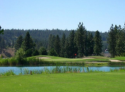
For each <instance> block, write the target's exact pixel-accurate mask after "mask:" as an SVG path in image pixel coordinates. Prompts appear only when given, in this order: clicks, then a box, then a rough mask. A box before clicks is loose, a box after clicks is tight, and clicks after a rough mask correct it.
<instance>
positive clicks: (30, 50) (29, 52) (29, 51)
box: [25, 49, 33, 57]
mask: <svg viewBox="0 0 125 92" xmlns="http://www.w3.org/2000/svg"><path fill="white" fill-rule="evenodd" d="M32 53H33V50H32V49H28V50H27V51H26V53H25V56H26V57H29V56H32Z"/></svg>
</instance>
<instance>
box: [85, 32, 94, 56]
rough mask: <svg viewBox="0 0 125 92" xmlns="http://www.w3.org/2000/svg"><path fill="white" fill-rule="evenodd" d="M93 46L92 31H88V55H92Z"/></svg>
mask: <svg viewBox="0 0 125 92" xmlns="http://www.w3.org/2000/svg"><path fill="white" fill-rule="evenodd" d="M93 48H94V39H93V35H92V33H88V38H87V51H88V53H87V54H88V55H92V54H93V52H94V51H93Z"/></svg>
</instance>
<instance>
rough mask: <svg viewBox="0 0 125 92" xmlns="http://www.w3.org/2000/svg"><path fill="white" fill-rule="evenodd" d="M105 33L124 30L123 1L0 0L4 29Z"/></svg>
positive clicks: (0, 20) (1, 21)
mask: <svg viewBox="0 0 125 92" xmlns="http://www.w3.org/2000/svg"><path fill="white" fill-rule="evenodd" d="M79 22H83V24H84V26H85V28H86V29H87V30H91V31H96V30H99V31H100V32H105V31H108V30H109V28H110V26H111V24H114V25H115V24H116V25H121V26H122V27H123V26H124V23H125V0H0V25H1V26H2V28H4V29H12V28H15V29H57V28H58V29H64V30H65V29H68V30H70V29H77V27H78V23H79Z"/></svg>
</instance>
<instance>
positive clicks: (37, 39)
mask: <svg viewBox="0 0 125 92" xmlns="http://www.w3.org/2000/svg"><path fill="white" fill-rule="evenodd" d="M71 31H72V30H61V29H52V30H49V29H42V30H40V29H25V30H24V29H4V35H0V36H1V38H3V39H4V43H5V47H6V48H8V47H11V48H13V47H15V44H16V40H17V38H18V37H19V36H20V35H21V36H22V37H23V38H24V37H25V34H26V33H27V32H29V33H30V36H31V37H32V40H33V41H34V43H35V44H36V46H35V48H36V49H37V50H39V49H40V47H41V46H43V47H45V48H46V49H48V44H49V35H50V34H52V35H55V36H56V35H58V36H59V37H60V38H62V36H63V33H64V34H65V35H66V37H68V36H69V34H70V32H71ZM74 31H75V32H76V31H77V29H76V30H74ZM87 32H88V30H87ZM89 32H90V33H92V35H93V36H94V35H95V31H89ZM100 35H101V39H102V43H103V47H102V50H103V51H104V50H105V49H106V48H107V46H108V45H107V36H108V33H107V32H103V33H102V32H100Z"/></svg>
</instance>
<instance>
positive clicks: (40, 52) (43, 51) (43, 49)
mask: <svg viewBox="0 0 125 92" xmlns="http://www.w3.org/2000/svg"><path fill="white" fill-rule="evenodd" d="M39 54H40V55H47V51H46V49H45V48H44V47H41V48H40V50H39Z"/></svg>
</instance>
